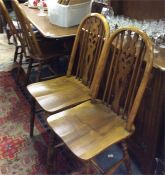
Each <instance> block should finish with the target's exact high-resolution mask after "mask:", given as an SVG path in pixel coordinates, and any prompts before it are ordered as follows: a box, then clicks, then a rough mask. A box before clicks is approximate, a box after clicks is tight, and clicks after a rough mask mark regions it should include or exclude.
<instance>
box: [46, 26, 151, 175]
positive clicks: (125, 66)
mask: <svg viewBox="0 0 165 175" xmlns="http://www.w3.org/2000/svg"><path fill="white" fill-rule="evenodd" d="M152 61H153V55H152V44H151V41H150V39H149V37H148V36H147V35H146V34H145V33H144V32H142V31H140V30H139V29H137V28H134V27H126V28H121V29H118V30H117V31H115V32H114V33H113V34H112V35H111V37H110V39H108V41H106V43H105V45H104V47H103V51H102V53H101V58H100V59H99V63H98V66H97V69H96V70H97V71H96V73H95V75H94V80H93V83H92V85H91V94H92V99H91V100H90V101H86V102H84V103H82V104H80V105H77V106H76V107H73V108H71V109H68V110H65V111H62V112H60V113H57V114H54V115H51V116H50V117H48V118H47V122H48V124H49V126H50V127H51V129H52V133H51V137H50V144H49V149H48V169H49V171H50V172H51V171H52V167H53V164H52V163H53V158H54V151H55V150H54V147H58V146H60V145H63V144H65V145H66V146H67V147H68V148H69V149H70V151H71V152H72V153H73V154H75V155H76V156H77V157H78V158H79V159H80V160H82V161H84V162H86V163H87V164H88V165H89V164H90V163H93V164H94V165H95V166H96V167H98V165H97V164H96V162H95V161H94V158H95V157H96V156H97V155H98V154H100V153H102V152H103V151H104V150H106V149H107V148H108V147H110V146H112V145H113V144H117V143H121V148H122V150H123V159H121V160H120V161H119V162H117V163H116V164H114V165H113V166H112V167H111V169H109V170H108V171H107V172H104V171H103V170H100V171H101V172H102V173H105V174H107V175H109V174H112V173H114V172H115V170H116V169H117V168H118V167H119V166H120V165H121V164H122V163H125V165H126V168H127V170H128V174H131V168H130V160H129V155H128V151H127V142H126V141H127V138H128V137H130V136H131V135H132V134H133V132H134V130H135V126H134V120H135V117H136V114H137V111H138V108H139V105H140V102H141V100H142V97H143V94H144V91H145V88H146V85H147V82H148V81H149V78H150V73H151V70H152ZM57 136H58V137H60V138H61V141H62V143H61V144H59V145H55V139H56V137H57ZM87 172H88V173H87V174H90V172H89V169H87Z"/></svg>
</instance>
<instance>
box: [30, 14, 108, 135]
mask: <svg viewBox="0 0 165 175" xmlns="http://www.w3.org/2000/svg"><path fill="white" fill-rule="evenodd" d="M109 34H110V30H109V24H108V22H107V21H106V19H105V18H104V17H103V16H102V15H100V14H90V15H88V16H87V17H86V18H85V19H84V20H83V21H82V22H81V24H80V25H79V28H78V31H77V35H76V38H75V42H74V45H73V49H72V53H71V57H70V61H69V66H68V70H67V75H66V76H63V77H60V78H56V79H52V80H48V81H43V82H38V83H34V84H31V85H28V86H27V89H28V91H29V93H30V94H31V95H32V97H33V98H34V99H35V101H36V102H37V103H38V104H39V105H40V106H41V108H42V109H43V110H44V111H46V112H47V113H48V114H50V113H51V114H52V113H57V112H59V111H62V110H64V109H67V108H70V107H73V106H75V105H78V104H80V103H82V102H84V101H86V100H89V99H90V98H91V96H90V95H89V88H90V86H91V83H92V80H93V76H94V73H95V69H96V65H97V63H98V60H99V56H100V53H101V50H102V47H103V44H104V41H105V40H106V39H107V38H108V37H109ZM34 106H35V105H34V104H33V105H32V115H31V124H30V125H31V131H30V135H31V136H32V135H33V127H34V117H35V114H34V111H35V109H33V108H34Z"/></svg>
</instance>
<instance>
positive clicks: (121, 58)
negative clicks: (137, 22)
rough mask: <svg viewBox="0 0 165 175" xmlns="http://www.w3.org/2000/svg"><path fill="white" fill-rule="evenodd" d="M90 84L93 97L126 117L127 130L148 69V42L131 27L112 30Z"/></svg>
mask: <svg viewBox="0 0 165 175" xmlns="http://www.w3.org/2000/svg"><path fill="white" fill-rule="evenodd" d="M102 57H104V58H103V59H100V60H104V61H102V62H100V64H98V67H97V70H98V71H97V72H96V74H95V78H94V81H93V85H92V88H91V89H92V90H91V91H92V93H93V97H94V98H99V99H101V100H102V102H103V103H104V104H105V105H107V106H109V107H111V109H112V110H113V111H114V112H115V113H117V114H118V115H120V116H122V117H123V118H124V119H126V120H127V122H128V123H127V129H128V130H131V129H132V125H133V122H134V119H135V115H136V113H137V110H138V108H139V105H140V102H141V99H142V97H143V93H144V90H145V88H146V85H147V82H148V80H149V76H150V72H151V69H152V62H153V55H152V43H151V41H150V39H149V37H148V36H147V35H146V34H145V33H144V32H143V31H141V30H139V29H137V28H135V27H125V28H121V29H118V30H117V31H115V32H114V33H113V34H112V36H111V38H110V39H109V41H108V43H107V44H106V45H105V47H104V49H103V53H102Z"/></svg>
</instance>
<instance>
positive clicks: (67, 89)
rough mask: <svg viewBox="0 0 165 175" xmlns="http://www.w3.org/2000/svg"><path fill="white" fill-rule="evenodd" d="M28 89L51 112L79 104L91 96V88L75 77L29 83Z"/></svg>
mask: <svg viewBox="0 0 165 175" xmlns="http://www.w3.org/2000/svg"><path fill="white" fill-rule="evenodd" d="M27 89H28V91H29V92H30V93H31V95H32V96H33V98H35V99H36V101H37V102H38V104H39V105H40V106H42V108H43V109H44V110H45V111H46V112H49V113H53V112H54V111H56V112H58V111H61V110H64V109H66V108H69V107H72V106H73V105H77V104H79V103H82V102H84V101H86V100H89V99H90V98H91V97H90V95H89V88H88V87H86V86H84V85H83V84H82V83H81V82H80V81H79V80H77V79H76V78H75V77H60V78H56V79H53V80H47V81H43V82H39V83H34V84H32V85H28V87H27Z"/></svg>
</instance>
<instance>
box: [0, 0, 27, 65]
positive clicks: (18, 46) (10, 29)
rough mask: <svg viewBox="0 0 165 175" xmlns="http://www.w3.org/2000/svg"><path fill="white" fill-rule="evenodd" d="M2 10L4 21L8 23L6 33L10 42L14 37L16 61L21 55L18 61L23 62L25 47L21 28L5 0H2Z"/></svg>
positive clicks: (0, 0) (0, 8) (0, 7)
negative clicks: (10, 12)
mask: <svg viewBox="0 0 165 175" xmlns="http://www.w3.org/2000/svg"><path fill="white" fill-rule="evenodd" d="M0 10H1V15H2V17H3V21H5V24H6V33H7V38H8V41H9V43H11V42H10V38H11V36H12V37H13V44H14V45H15V53H14V62H16V61H17V58H18V56H20V60H19V61H18V62H21V60H22V58H23V53H24V47H23V43H22V39H21V36H20V33H19V31H18V30H19V28H18V24H17V25H16V23H17V22H16V21H12V19H11V17H10V15H9V13H8V11H7V8H6V6H5V4H4V2H3V0H0ZM16 26H17V27H16Z"/></svg>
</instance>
